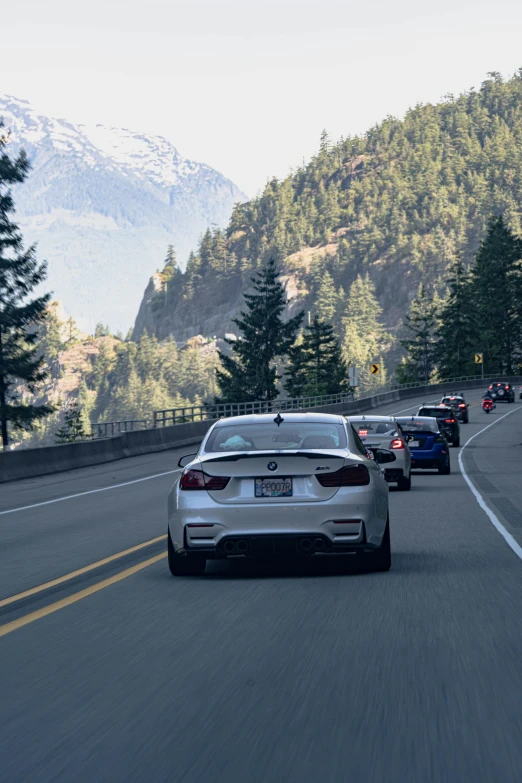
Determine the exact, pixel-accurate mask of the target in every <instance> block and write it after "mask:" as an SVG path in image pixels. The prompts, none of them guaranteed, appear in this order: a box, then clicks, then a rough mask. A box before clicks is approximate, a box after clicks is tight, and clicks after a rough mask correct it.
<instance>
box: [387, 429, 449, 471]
mask: <svg viewBox="0 0 522 783" xmlns="http://www.w3.org/2000/svg"><path fill="white" fill-rule="evenodd" d="M396 421H397V423H398V425H399V427H400V428H401V431H402V434H403V435H404V439H405V440H407V441H408V446H409V448H410V452H411V469H412V470H418V469H419V468H421V469H429V468H431V469H432V470H433V469H437V470H438V471H439V473H441V474H442V475H445V476H447V475H448V474H449V473H451V465H450V454H449V445H448V441H447V440H446V436H445V435H444V433H443V432H442V430H441V429H440V427H439V422H438V420H437V419H434V418H431V417H429V416H400V417H399V418H397V420H396Z"/></svg>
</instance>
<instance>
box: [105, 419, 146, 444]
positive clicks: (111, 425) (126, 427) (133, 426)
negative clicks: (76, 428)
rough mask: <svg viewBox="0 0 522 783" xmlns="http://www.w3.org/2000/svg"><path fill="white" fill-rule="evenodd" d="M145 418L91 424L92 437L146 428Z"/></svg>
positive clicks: (110, 436)
mask: <svg viewBox="0 0 522 783" xmlns="http://www.w3.org/2000/svg"><path fill="white" fill-rule="evenodd" d="M147 424H148V421H147V420H146V419H126V420H125V421H103V422H101V423H100V424H93V425H92V439H93V440H98V438H113V437H114V436H115V435H121V433H122V432H134V430H145V429H147Z"/></svg>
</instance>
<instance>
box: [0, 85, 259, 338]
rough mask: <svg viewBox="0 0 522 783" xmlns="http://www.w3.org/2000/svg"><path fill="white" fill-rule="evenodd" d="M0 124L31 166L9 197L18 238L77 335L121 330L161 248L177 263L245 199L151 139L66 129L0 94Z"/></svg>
mask: <svg viewBox="0 0 522 783" xmlns="http://www.w3.org/2000/svg"><path fill="white" fill-rule="evenodd" d="M0 118H3V121H4V124H5V127H6V129H7V130H8V131H9V133H10V138H11V141H10V144H9V147H8V150H9V151H10V152H13V153H14V152H16V151H17V150H18V149H20V148H21V147H23V148H25V150H26V151H27V153H28V155H29V158H30V160H31V163H32V167H33V168H32V172H31V173H30V175H29V178H28V179H27V181H26V182H25V183H24V184H23V185H21V186H19V187H17V188H16V189H15V192H14V196H15V203H16V207H17V219H18V221H19V223H20V226H21V228H22V231H23V234H24V238H25V240H26V242H27V243H32V242H35V241H36V242H38V245H39V256H40V257H41V258H46V259H47V260H48V263H49V278H48V281H47V283H46V287H47V288H48V289H50V290H52V291H53V292H54V295H55V296H56V297H57V298H58V299H60V300H61V301H63V303H64V305H65V308H66V309H67V310H68V312H70V313H72V314H73V316H74V318H75V319H76V320H77V322H78V324H79V326H80V327H81V328H82V329H84V330H85V331H92V330H93V326H94V325H95V324H96V323H97V322H98V321H101V322H103V323H109V324H110V326H111V328H112V329H114V330H115V329H122V330H123V331H126V330H127V329H128V328H129V327H130V326H131V325H132V323H133V321H134V318H135V314H136V310H137V309H138V305H139V301H140V296H141V292H142V291H143V285H144V282H145V280H146V279H147V277H148V276H149V275H150V273H151V271H152V270H153V269H155V268H158V267H161V266H162V263H163V258H164V256H165V252H166V248H167V246H168V245H169V244H173V245H174V246H175V247H176V250H177V252H178V257H179V258H180V260H184V259H185V258H186V256H187V254H188V252H189V250H190V249H191V248H192V247H194V245H195V244H196V242H197V240H198V238H199V236H200V235H201V233H202V232H203V231H204V230H205V229H206V228H207V227H208V226H209V225H211V224H213V223H215V224H217V225H225V224H226V222H227V221H228V219H229V217H230V213H231V211H232V206H233V204H234V203H235V202H237V201H242V200H244V198H245V197H244V195H243V194H242V193H241V192H240V191H239V190H238V189H237V188H236V186H235V185H234V184H233V183H232V182H230V180H228V179H226V178H225V177H224V176H223V175H222V174H220V173H219V172H217V171H215V170H214V169H212V168H210V167H209V166H206V165H204V164H202V163H196V162H194V161H189V160H186V159H185V158H183V157H182V156H181V155H180V153H179V152H178V151H177V150H176V148H175V147H174V146H173V145H172V144H171V143H170V142H169V141H167V140H166V139H164V138H161V137H158V136H153V135H148V134H147V135H144V134H140V133H134V132H132V131H129V130H125V129H121V128H108V127H104V126H102V125H97V126H94V127H88V126H83V125H74V124H72V123H70V122H67V121H66V120H58V119H55V118H52V117H49V116H46V115H43V114H40V113H38V112H37V111H35V110H34V109H33V107H32V106H31V105H30V104H29V103H27V102H26V101H21V100H18V99H16V98H13V97H11V96H2V95H0Z"/></svg>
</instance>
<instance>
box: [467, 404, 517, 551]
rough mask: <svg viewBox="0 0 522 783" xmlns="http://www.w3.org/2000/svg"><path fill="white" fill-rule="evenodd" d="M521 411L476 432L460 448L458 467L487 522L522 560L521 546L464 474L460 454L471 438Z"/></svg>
mask: <svg viewBox="0 0 522 783" xmlns="http://www.w3.org/2000/svg"><path fill="white" fill-rule="evenodd" d="M520 410H522V408H515V410H512V411H509V413H505V414H504V415H503V416H501V417H500V419H495V421H492V422H491V424H488V425H487V426H486V427H483V428H482V429H481V430H479V431H478V432H476V433H475V434H474V435H472V436H471V438H469V439H468V440H467V441H466V443H465V444H464V445H463V446H462V448H461V449H460V451H459V466H460V469H461V471H462V475H463V476H464V480H465V481H466V483H467V485H468V487H469V488H470V489H471V491H472V492H473V494H474V495H475V499H476V501H477V503H478V504H479V506H480V507H481V509H482V510H483V511H484V512H485V513H486V514H487V516H488V517H489V520H490V522H491V524H492V525H493V526H494V527H495V528H496V529H497V530H498V532H499V533H500V535H501V536H502V538H503V539H504V540H505V542H506V544H508V546H510V547H511V549H512V550H513V552H514V553H515V554H516V555H518V557H519V558H520V559H521V560H522V546H520V544H519V543H518V541H517V540H516V539H515V538H513V536H512V535H511V533H510V532H509V531H508V530H506V528H505V527H504V525H503V524H502V522H501V521H500V520H499V518H498V517H497V516H496V514H494V513H493V511H492V510H491V509H490V507H489V506H488V505H487V504H486V502H485V500H484V498H483V497H482V495H481V494H480V492H479V491H478V489H477V488H476V487H475V485H474V484H473V482H472V481H471V479H470V478H469V476H468V474H467V473H466V469H465V468H464V460H463V459H462V454H463V453H464V449H465V448H466V446H467V445H468V444H469V443H471V441H472V440H473V438H476V437H477V435H480V434H481V433H483V432H485V431H486V430H489V428H490V427H493V425H494V424H498V422H499V421H502V419H505V418H506V416H511V414H512V413H517V412H518V411H520Z"/></svg>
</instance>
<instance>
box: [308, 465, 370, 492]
mask: <svg viewBox="0 0 522 783" xmlns="http://www.w3.org/2000/svg"><path fill="white" fill-rule="evenodd" d="M317 481H318V482H319V484H320V485H321V486H322V487H361V486H363V485H365V484H369V483H370V473H369V472H368V468H367V467H366V465H347V466H346V467H344V468H341V470H336V471H335V472H334V473H323V474H322V475H321V476H317Z"/></svg>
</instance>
